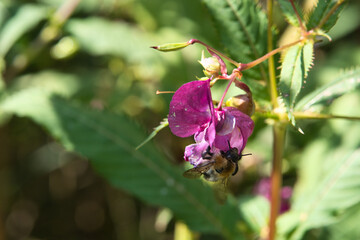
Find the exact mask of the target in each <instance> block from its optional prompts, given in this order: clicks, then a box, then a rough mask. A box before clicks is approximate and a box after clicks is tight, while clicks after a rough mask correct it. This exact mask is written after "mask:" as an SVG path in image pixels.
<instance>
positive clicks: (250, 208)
mask: <svg viewBox="0 0 360 240" xmlns="http://www.w3.org/2000/svg"><path fill="white" fill-rule="evenodd" d="M239 209H240V212H241V215H242V216H243V218H244V219H245V220H246V221H247V222H248V223H249V226H250V228H251V229H252V231H253V232H254V233H255V234H256V236H261V232H262V231H263V230H264V229H265V228H266V227H267V224H268V220H269V211H270V205H269V201H268V200H267V199H266V198H264V197H262V196H256V197H254V196H242V197H240V199H239Z"/></svg>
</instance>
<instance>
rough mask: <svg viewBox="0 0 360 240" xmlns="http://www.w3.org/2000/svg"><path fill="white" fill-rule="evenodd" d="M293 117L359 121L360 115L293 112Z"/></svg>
mask: <svg viewBox="0 0 360 240" xmlns="http://www.w3.org/2000/svg"><path fill="white" fill-rule="evenodd" d="M293 115H294V117H295V119H346V120H355V121H359V120H360V117H356V116H343V115H332V114H321V113H309V112H294V113H293Z"/></svg>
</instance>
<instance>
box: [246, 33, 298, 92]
mask: <svg viewBox="0 0 360 240" xmlns="http://www.w3.org/2000/svg"><path fill="white" fill-rule="evenodd" d="M302 41H303V39H299V40H297V41H295V42H292V43H289V44H286V45H284V46H281V47H279V48H277V49H274V50H272V51H270V52H268V53H267V54H265V55H264V56H262V57H260V58H258V59H256V60H255V61H252V62H249V63H241V68H240V70H241V71H243V70H246V69H249V68H252V67H255V66H256V65H258V64H259V63H261V62H263V61H265V60H266V59H268V58H269V67H270V60H271V59H272V62H273V63H272V65H274V58H273V57H272V56H273V55H275V54H276V53H278V52H281V51H282V50H284V49H286V48H289V47H291V46H294V45H296V44H298V43H300V42H302ZM269 70H270V69H269ZM274 76H275V67H274ZM275 85H276V84H275ZM275 90H276V89H275ZM276 95H277V92H276Z"/></svg>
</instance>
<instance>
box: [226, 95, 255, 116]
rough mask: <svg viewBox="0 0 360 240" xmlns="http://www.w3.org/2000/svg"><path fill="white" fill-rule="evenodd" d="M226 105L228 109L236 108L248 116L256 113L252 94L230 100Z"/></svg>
mask: <svg viewBox="0 0 360 240" xmlns="http://www.w3.org/2000/svg"><path fill="white" fill-rule="evenodd" d="M225 105H226V106H227V107H235V108H237V109H238V110H240V111H241V112H243V113H245V114H246V115H248V116H251V115H253V114H254V111H255V103H254V101H253V99H252V97H251V95H250V94H242V95H238V96H235V97H232V98H229V99H228V100H227V101H226V103H225Z"/></svg>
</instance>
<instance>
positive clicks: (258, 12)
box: [204, 0, 267, 79]
mask: <svg viewBox="0 0 360 240" xmlns="http://www.w3.org/2000/svg"><path fill="white" fill-rule="evenodd" d="M204 3H205V4H206V6H207V7H208V8H209V10H210V13H211V14H212V17H213V19H214V21H215V25H216V27H217V30H218V31H219V36H220V38H221V41H222V43H223V44H224V46H225V48H226V50H227V51H228V52H229V54H230V55H231V57H232V58H234V59H235V60H237V61H239V62H242V63H248V62H251V61H253V60H255V59H257V58H259V57H261V56H263V55H264V54H266V49H267V18H266V15H265V13H264V12H263V11H262V9H261V8H260V7H259V6H257V4H256V1H253V0H241V1H240V0H226V1H218V0H204ZM266 64H267V63H266V62H263V63H261V64H260V65H259V67H255V68H253V69H249V70H247V71H244V72H243V73H244V75H245V76H248V77H250V78H253V79H266V74H265V71H266V66H267V65H266Z"/></svg>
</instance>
